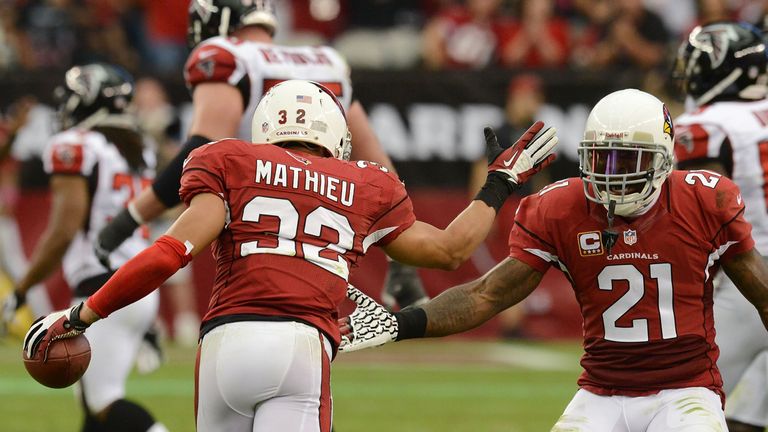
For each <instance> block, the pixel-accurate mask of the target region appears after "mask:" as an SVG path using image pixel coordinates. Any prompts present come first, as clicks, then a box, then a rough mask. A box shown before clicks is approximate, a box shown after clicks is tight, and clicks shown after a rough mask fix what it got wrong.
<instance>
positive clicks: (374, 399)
mask: <svg viewBox="0 0 768 432" xmlns="http://www.w3.org/2000/svg"><path fill="white" fill-rule="evenodd" d="M580 353H581V348H580V345H578V344H576V343H511V342H469V341H466V340H460V339H450V340H441V341H427V342H424V341H418V342H410V341H409V342H403V343H398V344H393V345H389V346H385V347H382V348H378V349H374V350H368V351H363V352H359V353H351V354H340V355H339V356H338V357H337V359H336V360H335V361H334V363H333V395H334V424H335V430H336V431H337V432H349V431H366V432H378V431H382V432H383V431H387V432H391V431H399V432H416V431H425V432H427V431H483V432H484V431H506V432H529V431H530V432H534V431H536V432H540V431H548V430H549V429H550V427H551V426H552V424H553V423H554V422H555V420H557V417H558V416H559V415H560V413H561V412H562V410H563V408H564V407H565V405H566V404H567V403H568V401H569V400H570V398H571V397H572V396H573V394H574V392H575V391H576V384H575V382H576V378H577V376H578V374H579V371H580V369H579V364H578V358H579V355H580ZM166 354H167V362H166V363H165V364H164V365H163V366H162V367H161V369H160V370H158V371H156V372H154V373H152V374H150V375H134V376H132V378H131V380H130V383H129V386H128V396H129V398H132V399H134V400H136V401H139V402H141V403H143V404H145V405H146V406H147V407H149V408H150V410H151V411H152V412H153V414H154V415H155V416H156V417H157V418H159V419H160V420H161V421H162V422H163V423H165V425H166V426H168V428H169V429H170V431H171V432H178V431H194V422H193V414H192V412H193V406H192V398H193V368H194V351H193V350H191V349H181V348H174V347H169V348H168V349H167V352H166ZM79 425H80V413H79V409H78V407H77V405H76V403H75V400H74V397H73V394H72V389H63V390H52V389H48V388H45V387H43V386H41V385H39V384H37V383H36V382H35V381H33V380H32V379H31V378H30V377H28V376H27V375H26V371H25V370H24V366H23V364H22V362H21V355H20V348H19V344H18V342H16V341H8V340H5V341H3V342H2V343H0V431H3V432H36V431H54V430H55V431H57V432H76V431H78V430H79Z"/></svg>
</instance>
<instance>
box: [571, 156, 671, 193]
mask: <svg viewBox="0 0 768 432" xmlns="http://www.w3.org/2000/svg"><path fill="white" fill-rule="evenodd" d="M584 150H585V154H584V160H583V164H584V167H585V168H586V169H585V170H584V171H585V173H587V174H588V175H589V177H590V178H591V180H592V181H593V182H594V183H595V184H596V186H597V187H598V189H599V190H602V191H608V192H610V193H612V194H620V195H628V194H632V193H640V192H642V191H643V189H644V188H645V187H646V185H647V184H648V180H649V175H650V174H651V173H652V172H653V166H654V155H655V153H656V152H654V151H652V150H649V149H643V148H637V147H632V148H629V147H627V148H625V147H621V146H620V145H609V146H594V147H592V146H589V145H587V146H586V148H585V149H584Z"/></svg>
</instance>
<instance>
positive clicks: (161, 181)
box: [152, 135, 212, 208]
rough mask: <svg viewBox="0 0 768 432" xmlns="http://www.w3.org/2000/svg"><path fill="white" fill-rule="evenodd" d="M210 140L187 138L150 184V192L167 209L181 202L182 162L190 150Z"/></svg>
mask: <svg viewBox="0 0 768 432" xmlns="http://www.w3.org/2000/svg"><path fill="white" fill-rule="evenodd" d="M211 141H212V140H211V139H209V138H206V137H204V136H200V135H192V136H191V137H189V139H188V140H187V142H186V143H185V144H184V147H182V148H181V151H179V154H177V155H176V157H175V158H173V160H172V161H171V162H170V163H169V164H168V166H167V167H165V169H164V170H163V172H161V173H160V175H158V176H157V178H156V179H155V182H154V183H152V190H154V191H155V194H156V195H157V197H158V198H159V199H160V202H162V203H163V205H165V206H166V207H167V208H171V207H174V206H176V204H178V203H180V202H181V198H179V188H180V187H181V171H182V168H183V165H184V160H185V159H186V158H187V156H189V154H190V153H192V150H194V149H196V148H198V147H200V146H202V145H205V144H208V143H209V142H211Z"/></svg>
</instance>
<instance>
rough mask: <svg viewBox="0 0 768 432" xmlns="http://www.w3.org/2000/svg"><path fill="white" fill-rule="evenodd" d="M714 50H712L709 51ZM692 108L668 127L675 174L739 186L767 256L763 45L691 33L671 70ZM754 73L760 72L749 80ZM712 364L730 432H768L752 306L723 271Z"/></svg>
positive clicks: (727, 25) (728, 25) (742, 32)
mask: <svg viewBox="0 0 768 432" xmlns="http://www.w3.org/2000/svg"><path fill="white" fill-rule="evenodd" d="M715 46H717V50H714V49H713V47H715ZM676 66H677V67H676V71H677V72H676V75H677V78H678V79H680V80H681V84H682V85H681V89H682V90H684V92H685V94H686V95H687V96H689V97H690V100H691V101H692V102H693V104H692V107H691V108H692V109H690V110H689V111H688V112H686V113H684V114H683V115H681V116H680V117H678V118H677V119H676V120H675V156H676V157H677V163H678V167H680V168H681V169H697V168H700V169H709V170H712V171H715V172H717V173H720V174H722V175H725V176H728V177H730V178H732V179H733V181H734V183H736V184H737V185H738V186H739V189H740V190H741V194H742V196H743V198H744V204H745V206H746V210H745V212H744V218H745V219H746V220H747V222H749V223H750V224H751V225H752V227H753V229H752V237H753V238H754V239H755V247H756V248H757V250H760V251H763V253H765V251H768V207H767V206H766V193H765V191H766V189H765V188H766V184H768V151H766V150H768V139H767V138H768V136H766V125H768V98H766V86H765V83H766V82H767V81H768V76H766V71H765V69H766V66H768V58H766V55H765V40H764V38H763V35H762V32H761V31H760V30H758V29H757V28H755V27H754V26H752V25H749V24H747V23H743V22H734V21H720V22H715V23H712V24H708V25H704V26H700V27H697V28H696V29H694V30H693V31H692V32H691V35H690V36H689V37H688V38H686V42H685V43H684V44H683V45H682V46H681V50H680V52H679V55H678V59H677V65H676ZM755 71H757V72H759V73H755ZM714 308H715V328H716V329H717V338H716V339H715V340H716V342H717V345H718V347H719V348H720V358H719V359H718V361H717V365H718V367H719V368H720V371H721V373H722V376H723V390H724V391H725V394H726V395H727V396H728V404H727V405H726V410H725V415H726V419H727V420H728V429H729V430H730V431H731V432H762V431H764V430H765V427H766V426H768V338H767V337H765V334H764V333H763V332H762V327H763V323H762V322H761V320H760V316H759V315H758V314H756V313H755V311H754V309H753V308H752V305H751V304H750V303H749V301H747V299H745V298H744V296H743V295H741V293H740V292H739V290H738V289H737V288H736V286H735V285H734V284H733V282H732V281H731V280H730V279H728V278H727V277H726V276H725V275H724V274H723V273H722V272H720V273H718V275H717V278H716V279H715V306H714Z"/></svg>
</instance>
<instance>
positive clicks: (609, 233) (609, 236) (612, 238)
mask: <svg viewBox="0 0 768 432" xmlns="http://www.w3.org/2000/svg"><path fill="white" fill-rule="evenodd" d="M615 212H616V201H615V200H610V201H609V202H608V228H606V229H604V230H603V247H605V250H606V252H607V253H608V254H610V253H611V248H612V247H613V245H615V244H616V240H618V238H619V233H617V232H616V230H614V229H613V216H614V213H615Z"/></svg>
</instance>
